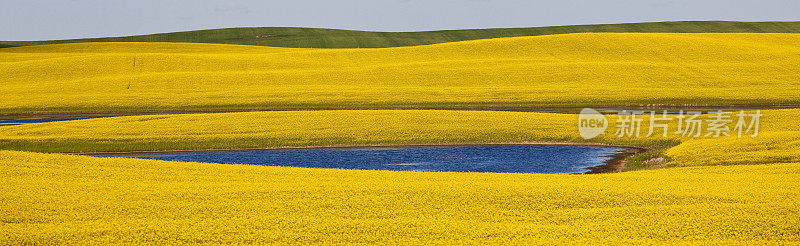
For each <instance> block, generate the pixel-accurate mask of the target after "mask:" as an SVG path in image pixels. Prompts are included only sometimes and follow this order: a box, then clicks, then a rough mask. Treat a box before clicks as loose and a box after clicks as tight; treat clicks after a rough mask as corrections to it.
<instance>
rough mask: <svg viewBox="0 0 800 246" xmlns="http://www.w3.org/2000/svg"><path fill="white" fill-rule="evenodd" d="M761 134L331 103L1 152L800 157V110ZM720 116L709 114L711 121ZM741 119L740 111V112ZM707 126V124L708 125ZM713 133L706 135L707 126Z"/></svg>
mask: <svg viewBox="0 0 800 246" xmlns="http://www.w3.org/2000/svg"><path fill="white" fill-rule="evenodd" d="M761 112H762V114H763V116H761V119H760V127H759V135H758V136H757V137H755V138H752V137H750V135H751V134H752V133H753V132H752V131H751V132H750V133H745V134H744V136H743V137H742V138H738V137H736V132H735V131H734V129H733V128H734V125H735V123H731V124H729V127H730V128H731V132H730V134H731V135H733V136H732V137H720V138H713V137H701V138H691V137H681V136H679V135H677V134H674V131H675V130H677V125H676V123H677V120H673V121H672V124H671V125H670V127H669V129H670V133H669V135H668V137H667V138H662V136H661V135H660V132H659V131H660V129H655V132H656V133H655V134H654V135H653V136H650V137H645V136H646V135H647V133H648V132H649V117H648V116H640V118H642V119H643V123H642V126H641V129H640V137H638V138H636V137H622V138H620V137H617V136H615V135H614V134H615V132H616V130H617V127H616V125H615V122H616V121H617V116H616V115H608V116H607V117H608V120H609V128H608V129H607V130H606V134H605V135H601V136H599V137H598V138H595V139H592V140H584V139H583V138H581V137H580V135H579V130H578V124H577V123H578V115H575V114H554V113H536V112H502V111H446V110H322V111H268V112H239V113H206V114H170V115H143V116H124V117H110V118H98V119H88V120H76V121H63V122H50V123H40V124H28V125H17V126H5V127H0V149H5V150H24V151H37V152H69V153H73V152H102V151H147V150H150V151H153V150H195V149H235V148H265V147H303V146H337V145H339V146H341V145H375V144H379V145H381V144H382V145H386V144H459V143H460V144H469V143H521V142H573V143H580V142H595V143H606V144H624V145H639V146H649V147H657V148H658V147H671V146H673V145H678V144H679V145H678V146H676V147H674V148H672V149H669V150H667V151H666V153H665V154H666V156H667V157H669V158H670V160H672V162H670V163H669V165H675V166H697V165H730V164H760V163H781V162H785V163H789V162H800V145H799V144H800V129H798V128H797V126H798V125H800V109H789V110H764V111H761ZM708 117H711V115H705V116H703V117H701V119H704V120H706V121H707V120H708ZM734 118H735V117H734ZM703 127H704V128H705V127H707V126H703ZM707 132H708V131H707V130H705V131H704V132H703V133H704V134H705V133H707Z"/></svg>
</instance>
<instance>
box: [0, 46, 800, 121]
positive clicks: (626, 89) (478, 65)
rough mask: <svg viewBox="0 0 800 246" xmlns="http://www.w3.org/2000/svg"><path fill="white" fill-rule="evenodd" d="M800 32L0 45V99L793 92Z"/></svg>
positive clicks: (314, 100)
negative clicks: (312, 45) (352, 43)
mask: <svg viewBox="0 0 800 246" xmlns="http://www.w3.org/2000/svg"><path fill="white" fill-rule="evenodd" d="M798 68H800V34H646V33H605V34H600V33H588V34H565V35H548V36H538V37H516V38H500V39H488V40H475V41H464V42H454V43H445V44H436V45H427V46H415V47H396V48H383V49H295V48H274V47H258V46H241V45H222V44H176V43H77V44H58V45H43V46H30V47H15V48H6V49H0V71H2V73H0V82H1V83H2V84H3V90H4V91H3V93H0V112H2V113H19V112H27V113H30V112H76V111H80V112H87V111H92V112H125V111H185V110H254V109H298V108H305V109H311V108H326V109H352V108H469V107H476V106H480V107H537V106H592V105H616V106H638V105H675V106H683V105H730V104H750V105H756V104H757V105H764V104H770V105H772V104H797V103H800V69H798Z"/></svg>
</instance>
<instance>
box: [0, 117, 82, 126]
mask: <svg viewBox="0 0 800 246" xmlns="http://www.w3.org/2000/svg"><path fill="white" fill-rule="evenodd" d="M94 118H98V117H78V118H34V119H12V120H0V125H2V124H8V125H21V124H35V123H47V122H56V121H70V120H85V119H94Z"/></svg>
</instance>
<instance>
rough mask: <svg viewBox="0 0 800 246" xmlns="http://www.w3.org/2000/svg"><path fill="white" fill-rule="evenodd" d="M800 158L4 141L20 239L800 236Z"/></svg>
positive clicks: (7, 184) (2, 229) (2, 209)
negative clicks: (510, 168)
mask: <svg viewBox="0 0 800 246" xmlns="http://www.w3.org/2000/svg"><path fill="white" fill-rule="evenodd" d="M797 180H800V164H796V163H794V164H770V165H743V166H725V167H719V166H718V167H688V168H671V169H660V170H650V171H638V172H628V173H616V174H600V175H539V174H492V173H426V172H392V171H363V170H360V171H353V170H329V169H310V168H284V167H265V166H247V165H219V164H201V163H179V162H164V161H152V160H136V159H103V158H93V157H84V156H69V155H59V154H40V153H28V152H16V151H0V221H1V222H2V223H0V241H2V242H4V243H8V244H12V245H20V244H33V243H37V244H76V243H79V244H107V243H149V244H152V243H156V244H198V243H209V244H217V243H230V244H253V243H257V244H260V243H275V244H302V245H307V244H311V243H315V244H316V243H339V244H342V243H368V244H398V243H403V244H426V245H430V244H433V243H436V244H467V243H469V244H488V243H504V244H576V245H587V244H619V243H628V244H670V245H675V244H689V245H697V244H725V245H736V244H742V245H753V244H765V243H767V244H792V243H794V244H796V243H798V242H799V240H800V227H798V226H797V225H800V207H798V206H797V204H798V203H800V182H797Z"/></svg>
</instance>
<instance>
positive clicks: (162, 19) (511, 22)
mask: <svg viewBox="0 0 800 246" xmlns="http://www.w3.org/2000/svg"><path fill="white" fill-rule="evenodd" d="M678 20H730V21H800V1H798V0H758V1H741V0H605V1H604V0H548V1H523V0H286V1H263V0H262V1H258V0H127V1H123V0H0V40H46V39H66V38H86V37H108V36H127V35H138V34H151V33H163V32H175V31H189V30H200V29H211V28H224V27H260V26H291V27H323V28H337V29H350V30H366V31H423V30H443V29H467V28H492V27H534V26H553V25H573V24H604V23H624V22H652V21H678Z"/></svg>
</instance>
